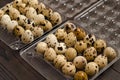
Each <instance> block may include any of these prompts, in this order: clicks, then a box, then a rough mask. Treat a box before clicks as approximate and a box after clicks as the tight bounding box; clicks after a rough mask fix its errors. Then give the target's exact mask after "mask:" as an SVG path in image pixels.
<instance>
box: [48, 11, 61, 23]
mask: <svg viewBox="0 0 120 80" xmlns="http://www.w3.org/2000/svg"><path fill="white" fill-rule="evenodd" d="M50 21H51V23H52V24H53V25H56V24H60V23H61V22H62V17H61V15H60V14H59V13H58V12H53V13H51V16H50Z"/></svg>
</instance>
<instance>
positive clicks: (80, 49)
mask: <svg viewBox="0 0 120 80" xmlns="http://www.w3.org/2000/svg"><path fill="white" fill-rule="evenodd" d="M74 47H75V49H76V50H77V52H78V54H81V53H83V52H84V51H85V50H86V49H87V44H86V43H85V42H83V41H82V40H81V41H77V42H76V43H75V46H74Z"/></svg>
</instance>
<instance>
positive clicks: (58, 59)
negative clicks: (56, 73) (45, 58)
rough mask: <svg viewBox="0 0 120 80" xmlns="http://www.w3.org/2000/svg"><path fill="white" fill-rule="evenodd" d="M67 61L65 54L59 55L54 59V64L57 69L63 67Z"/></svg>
mask: <svg viewBox="0 0 120 80" xmlns="http://www.w3.org/2000/svg"><path fill="white" fill-rule="evenodd" d="M66 62H67V59H66V57H65V56H64V55H57V56H56V58H55V59H54V65H55V67H56V68H57V69H61V68H62V67H63V66H64V64H65V63H66Z"/></svg>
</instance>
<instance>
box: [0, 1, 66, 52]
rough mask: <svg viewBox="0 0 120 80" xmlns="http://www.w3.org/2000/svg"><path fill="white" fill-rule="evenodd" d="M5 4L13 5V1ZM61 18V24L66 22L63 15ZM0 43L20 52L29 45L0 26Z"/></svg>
mask: <svg viewBox="0 0 120 80" xmlns="http://www.w3.org/2000/svg"><path fill="white" fill-rule="evenodd" d="M0 2H2V1H0ZM4 3H6V4H8V3H10V4H12V2H11V1H7V0H6V2H4ZM45 6H46V7H48V6H47V5H45ZM2 7H4V6H2ZM2 7H1V8H0V9H2ZM48 8H49V7H48ZM53 11H55V10H53ZM61 17H62V22H61V23H63V22H65V21H66V18H65V17H64V16H62V15H61ZM61 23H60V24H61ZM60 24H57V25H55V26H53V29H54V28H56V27H57V26H58V25H60ZM51 30H52V29H51ZM51 30H49V31H51ZM49 31H46V32H44V34H43V35H45V34H47V33H48V32H49ZM41 37H42V36H41ZM41 37H38V38H35V39H34V41H35V40H37V39H39V38H41ZM0 41H2V42H4V43H5V45H7V46H8V47H9V48H10V49H12V50H20V49H22V48H24V47H26V46H28V45H29V44H24V43H22V41H21V40H20V39H19V38H17V37H15V36H14V35H13V34H12V33H9V32H8V31H7V30H6V29H5V28H3V27H2V26H1V25H0ZM31 43H32V42H31ZM31 43H30V44H31Z"/></svg>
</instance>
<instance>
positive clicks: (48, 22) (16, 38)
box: [0, 0, 66, 50]
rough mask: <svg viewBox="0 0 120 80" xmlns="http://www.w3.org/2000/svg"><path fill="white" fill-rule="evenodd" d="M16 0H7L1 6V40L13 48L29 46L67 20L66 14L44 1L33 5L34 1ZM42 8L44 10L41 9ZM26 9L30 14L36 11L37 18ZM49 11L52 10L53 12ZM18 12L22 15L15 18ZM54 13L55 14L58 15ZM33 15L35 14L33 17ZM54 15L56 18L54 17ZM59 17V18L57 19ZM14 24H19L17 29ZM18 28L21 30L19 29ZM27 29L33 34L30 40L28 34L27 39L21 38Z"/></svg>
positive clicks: (18, 48)
mask: <svg viewBox="0 0 120 80" xmlns="http://www.w3.org/2000/svg"><path fill="white" fill-rule="evenodd" d="M15 1H16V2H15ZM15 1H8V3H7V0H6V5H4V6H3V7H2V8H0V41H2V42H4V43H5V44H6V46H8V47H9V48H10V49H12V50H20V49H22V48H24V47H26V46H28V45H29V44H32V43H33V42H34V41H36V40H37V39H39V38H41V37H43V36H44V35H45V34H47V33H49V32H50V31H51V30H52V29H54V28H56V27H57V26H58V25H60V24H61V23H63V22H65V21H66V18H65V17H64V16H62V15H61V14H60V13H58V12H56V10H53V9H51V8H50V7H48V6H47V5H45V4H44V3H42V2H40V1H39V0H38V3H39V4H38V5H37V4H36V3H35V6H34V5H32V2H28V3H29V4H27V3H25V2H20V1H19V2H17V0H15ZM36 1H37V0H36ZM0 2H2V1H0ZM33 4H34V3H33ZM11 5H12V7H13V8H11ZM26 7H28V8H26ZM31 7H32V8H31ZM43 8H44V9H43ZM12 9H13V11H12ZM26 9H27V10H26ZM41 9H42V10H43V11H40V10H41ZM14 10H15V11H14ZM28 10H29V11H28ZM30 10H31V13H30ZM24 11H28V13H29V14H33V13H36V18H35V16H33V15H29V14H27V13H26V12H25V13H24ZM49 11H51V13H50V12H49ZM32 12H33V13H32ZM2 13H3V15H2ZM12 13H13V14H14V15H13V14H12ZM17 13H20V15H19V16H18V17H17V18H15V16H17ZM50 14H51V16H50ZM53 14H55V15H56V17H55V15H53ZM4 15H6V16H7V17H6V16H5V17H6V18H5V17H4V19H6V20H4V19H3V18H2V17H3V16H4ZM10 15H11V16H10ZM48 15H49V18H48ZM31 16H33V19H32V17H31ZM40 16H41V17H40ZM53 16H54V18H52V17H53ZM50 17H51V18H52V19H55V18H56V20H55V22H54V21H52V19H50ZM58 17H59V19H57V18H58ZM42 18H44V20H43V21H42ZM9 19H10V21H9ZM22 19H23V20H22ZM40 20H41V21H40ZM5 21H6V22H5ZM37 21H38V22H40V24H37ZM59 21H60V22H59ZM3 22H4V25H3ZM21 22H24V24H22V23H21ZM52 22H53V23H52ZM8 23H11V24H8ZM14 23H15V24H14ZM17 23H18V24H17ZM12 25H17V27H16V29H15V26H12ZM8 26H9V27H8ZM13 27H14V28H13ZM31 27H32V28H31ZM18 28H19V29H20V30H18ZM35 28H36V29H35ZM40 28H41V29H40ZM15 30H16V31H17V32H15ZM26 30H29V31H28V33H29V32H30V34H31V36H33V37H31V40H30V41H29V40H28V38H27V35H26V37H25V36H24V37H25V38H26V39H22V38H21V36H22V35H20V34H21V33H23V32H24V33H25V32H26ZM31 32H32V33H31ZM19 33H20V34H19ZM16 34H17V35H16ZM35 35H36V36H35ZM28 36H29V35H28ZM29 39H30V36H29ZM24 40H27V41H28V42H27V43H26V41H25V42H24Z"/></svg>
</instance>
